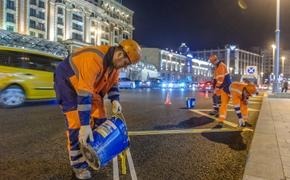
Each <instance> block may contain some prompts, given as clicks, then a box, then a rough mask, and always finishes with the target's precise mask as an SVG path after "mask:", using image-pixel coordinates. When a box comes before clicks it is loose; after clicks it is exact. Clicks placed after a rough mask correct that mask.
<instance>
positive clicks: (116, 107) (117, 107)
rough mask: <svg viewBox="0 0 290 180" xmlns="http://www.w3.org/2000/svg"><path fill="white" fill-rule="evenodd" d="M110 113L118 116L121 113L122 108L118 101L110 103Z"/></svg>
mask: <svg viewBox="0 0 290 180" xmlns="http://www.w3.org/2000/svg"><path fill="white" fill-rule="evenodd" d="M112 112H113V114H120V113H121V112H122V106H121V104H120V103H119V101H116V100H114V101H113V102H112Z"/></svg>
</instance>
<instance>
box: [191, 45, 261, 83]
mask: <svg viewBox="0 0 290 180" xmlns="http://www.w3.org/2000/svg"><path fill="white" fill-rule="evenodd" d="M192 54H193V56H194V57H196V58H198V59H204V60H207V59H208V57H209V56H210V55H211V54H215V55H217V56H218V58H219V59H220V60H222V61H224V63H225V64H226V65H227V67H228V70H229V71H230V74H231V76H232V78H233V80H235V81H239V80H240V78H241V76H243V75H246V74H247V72H246V71H247V66H256V67H257V72H256V75H257V78H258V79H262V78H263V73H264V72H263V71H264V70H263V68H264V67H263V62H264V61H263V56H262V55H260V54H257V53H253V52H250V51H246V50H243V49H240V48H238V47H237V46H231V45H227V46H225V48H224V49H211V50H202V51H193V52H192Z"/></svg>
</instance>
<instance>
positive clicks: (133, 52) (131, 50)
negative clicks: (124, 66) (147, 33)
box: [120, 39, 141, 64]
mask: <svg viewBox="0 0 290 180" xmlns="http://www.w3.org/2000/svg"><path fill="white" fill-rule="evenodd" d="M120 46H121V47H122V48H123V50H124V51H125V52H126V54H127V56H128V57H129V60H130V61H131V63H132V64H136V63H137V62H139V60H140V59H141V47H140V45H139V44H138V43H137V42H136V41H134V40H132V39H125V40H123V41H121V42H120Z"/></svg>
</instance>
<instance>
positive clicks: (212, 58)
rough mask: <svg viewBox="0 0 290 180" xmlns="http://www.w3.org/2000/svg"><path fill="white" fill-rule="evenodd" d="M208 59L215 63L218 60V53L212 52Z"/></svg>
mask: <svg viewBox="0 0 290 180" xmlns="http://www.w3.org/2000/svg"><path fill="white" fill-rule="evenodd" d="M208 59H209V61H210V62H211V63H212V64H214V63H215V62H216V61H217V60H218V57H217V56H216V55H214V54H212V55H210V56H209V58H208Z"/></svg>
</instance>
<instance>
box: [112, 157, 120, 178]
mask: <svg viewBox="0 0 290 180" xmlns="http://www.w3.org/2000/svg"><path fill="white" fill-rule="evenodd" d="M113 180H119V166H118V156H116V157H114V159H113Z"/></svg>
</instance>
